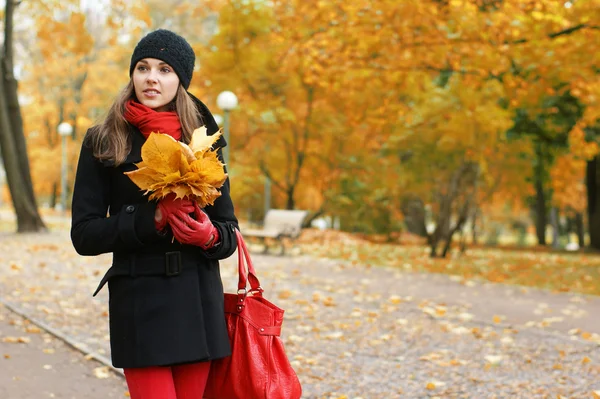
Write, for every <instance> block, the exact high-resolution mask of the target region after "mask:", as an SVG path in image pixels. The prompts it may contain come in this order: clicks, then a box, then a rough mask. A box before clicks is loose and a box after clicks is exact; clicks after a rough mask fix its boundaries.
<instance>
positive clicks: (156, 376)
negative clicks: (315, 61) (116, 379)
mask: <svg viewBox="0 0 600 399" xmlns="http://www.w3.org/2000/svg"><path fill="white" fill-rule="evenodd" d="M124 371H125V379H126V380H127V386H128V387H129V394H130V395H131V399H201V398H202V395H203V394H204V388H205V387H206V380H207V379H208V372H209V371H210V362H202V363H193V364H183V365H180V366H173V367H144V368H135V369H125V370H124Z"/></svg>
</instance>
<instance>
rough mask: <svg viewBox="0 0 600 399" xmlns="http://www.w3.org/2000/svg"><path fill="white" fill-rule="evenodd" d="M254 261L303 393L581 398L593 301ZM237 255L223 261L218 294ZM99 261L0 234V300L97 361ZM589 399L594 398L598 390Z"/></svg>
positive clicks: (593, 376) (593, 328) (591, 355)
mask: <svg viewBox="0 0 600 399" xmlns="http://www.w3.org/2000/svg"><path fill="white" fill-rule="evenodd" d="M253 259H254V262H255V265H256V268H257V270H258V273H259V277H260V278H261V282H262V283H263V284H262V285H263V287H264V288H265V290H266V293H265V296H266V297H267V298H268V299H271V300H272V301H273V302H275V303H276V304H277V305H279V306H281V307H282V308H284V309H286V318H285V321H284V328H283V333H282V338H283V340H284V342H285V344H286V350H287V352H288V355H289V357H290V359H291V361H292V363H293V365H294V367H295V369H296V370H297V372H298V374H299V376H300V379H301V381H302V383H303V387H304V392H305V394H304V397H305V398H315V399H321V398H327V399H330V398H335V399H339V398H348V399H359V398H362V399H379V398H382V399H383V398H386V399H388V398H429V397H431V398H433V397H439V398H527V399H531V398H556V397H558V395H562V396H563V397H565V398H592V391H594V390H596V391H600V383H599V382H598V381H600V378H599V374H600V347H599V343H600V335H599V334H600V321H599V320H598V317H597V315H598V314H599V313H598V312H599V311H600V300H598V299H597V298H595V297H586V296H582V295H572V294H553V293H548V292H545V291H540V290H535V289H529V288H523V287H510V286H504V285H498V284H489V283H479V282H475V281H469V282H466V283H465V282H461V281H460V280H458V279H455V278H452V277H448V276H444V275H431V274H417V273H410V272H405V271H402V270H398V269H390V268H384V267H365V266H362V265H355V264H350V263H348V262H341V261H337V260H331V259H316V258H313V257H310V256H307V255H302V256H294V257H277V256H264V255H259V254H255V255H253ZM234 261H235V256H233V257H231V258H229V259H227V260H225V261H224V262H223V263H222V275H223V279H224V283H225V286H226V288H227V290H228V291H230V292H231V291H233V288H234V286H235V270H236V268H235V262H234ZM109 262H110V255H102V256H99V257H91V258H88V257H79V256H78V255H77V254H76V253H75V251H74V250H73V249H72V247H71V245H70V241H69V238H68V233H67V232H66V231H60V232H55V233H52V234H36V235H26V236H19V237H16V236H14V235H10V234H4V235H0V264H2V265H3V267H2V269H1V271H0V297H1V298H3V299H4V300H5V301H6V302H8V303H9V304H11V305H13V306H15V307H18V308H19V309H20V310H22V311H23V312H25V313H27V314H28V315H30V316H32V317H34V318H37V319H40V320H44V322H45V323H47V324H48V325H51V326H52V327H53V328H56V329H57V330H59V331H61V332H62V333H64V334H66V335H68V336H69V337H72V338H73V339H75V340H77V341H78V342H79V343H80V345H81V347H82V348H83V349H85V350H87V351H89V352H93V353H95V354H99V355H101V356H109V353H108V326H107V325H108V323H107V322H108V320H107V313H106V304H107V298H108V296H107V292H106V290H104V291H103V292H102V293H101V294H100V295H99V296H98V297H96V298H92V297H91V293H92V292H93V290H94V288H95V286H96V284H97V281H98V279H99V278H100V277H101V275H102V273H103V272H104V271H105V269H106V267H107V264H108V263H109ZM599 393H600V392H599Z"/></svg>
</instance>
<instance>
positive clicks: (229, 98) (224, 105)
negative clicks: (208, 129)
mask: <svg viewBox="0 0 600 399" xmlns="http://www.w3.org/2000/svg"><path fill="white" fill-rule="evenodd" d="M217 105H218V106H219V108H221V109H222V110H223V115H224V118H223V131H224V135H225V141H226V142H227V144H228V145H227V147H225V148H223V159H224V161H225V165H227V166H229V147H230V145H229V112H230V111H231V110H232V109H234V108H235V107H237V105H238V99H237V97H236V95H235V94H233V93H232V92H230V91H224V92H221V93H220V94H219V95H218V96H217Z"/></svg>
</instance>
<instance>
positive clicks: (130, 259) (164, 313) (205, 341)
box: [71, 97, 238, 368]
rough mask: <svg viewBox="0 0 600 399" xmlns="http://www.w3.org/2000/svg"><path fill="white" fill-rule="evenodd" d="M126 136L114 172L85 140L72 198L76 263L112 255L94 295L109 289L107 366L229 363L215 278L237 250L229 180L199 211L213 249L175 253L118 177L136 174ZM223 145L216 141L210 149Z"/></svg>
mask: <svg viewBox="0 0 600 399" xmlns="http://www.w3.org/2000/svg"><path fill="white" fill-rule="evenodd" d="M194 101H195V102H196V105H197V107H198V109H199V110H200V112H201V114H202V117H203V120H204V122H205V124H206V126H207V131H208V133H209V134H214V133H215V132H216V131H217V130H218V127H217V124H216V123H215V121H214V118H213V116H212V115H211V114H210V111H209V110H208V109H207V108H206V106H205V105H204V104H202V103H201V102H200V101H199V100H198V99H196V98H195V97H194ZM92 129H93V128H92ZM89 134H90V132H89V131H88V134H87V135H86V138H87V137H88V136H89ZM130 135H131V136H130V137H131V140H132V141H131V143H132V147H131V152H130V153H129V155H128V156H127V159H126V161H125V162H124V163H123V164H121V165H119V166H117V167H115V166H114V164H113V163H111V162H107V161H99V160H98V159H97V158H95V157H94V156H93V154H92V148H91V146H90V144H89V140H84V144H83V145H82V148H81V154H80V157H79V164H78V166H77V174H76V178H75V187H74V190H73V204H72V215H73V216H72V226H71V240H72V242H73V246H74V247H75V249H76V250H77V252H78V253H79V254H81V255H87V256H93V255H99V254H102V253H109V252H112V253H113V262H112V265H111V267H110V269H109V270H108V271H107V273H106V275H105V276H104V278H103V279H102V281H101V283H100V285H99V287H98V290H97V291H96V293H97V292H98V291H99V290H100V289H101V288H102V287H103V286H104V284H105V283H108V289H109V319H110V345H111V355H112V363H113V365H114V367H119V368H133V367H147V366H167V365H175V364H183V363H190V362H198V361H206V360H211V359H218V358H222V357H226V356H229V355H230V353H231V351H230V347H229V339H228V335H227V328H226V325H225V318H224V310H223V285H222V282H221V275H220V271H219V260H220V259H224V258H227V257H229V256H231V255H232V254H233V252H234V251H235V249H236V247H237V240H236V237H235V229H236V228H238V222H237V219H236V217H235V215H234V207H233V204H232V202H231V197H230V195H229V180H227V181H226V182H225V184H224V185H223V187H222V188H221V196H220V197H219V198H218V199H217V200H216V201H215V203H214V205H212V206H208V207H206V208H205V209H204V211H205V212H206V213H207V214H208V216H209V217H210V219H211V221H212V223H213V224H214V225H215V227H216V228H217V229H218V230H219V234H220V237H221V240H220V244H219V245H217V246H216V247H215V248H212V249H210V250H208V251H204V250H202V249H201V248H200V247H196V246H190V245H182V244H180V243H178V242H177V241H176V240H173V236H172V234H170V233H167V234H166V235H161V234H159V233H158V232H157V231H156V228H155V226H154V213H155V210H156V205H157V202H155V201H148V197H147V196H145V195H144V192H143V191H141V190H140V189H139V188H138V187H137V186H136V185H135V184H134V183H133V182H132V181H131V180H130V179H129V177H127V176H125V175H124V174H123V172H126V171H131V170H135V169H136V166H135V165H134V163H136V162H140V161H141V147H142V145H143V143H144V141H145V139H144V136H143V135H142V134H141V132H140V131H139V130H138V129H137V128H135V127H133V126H132V127H131V129H130ZM225 145H226V143H225V140H224V139H223V137H221V138H220V139H219V141H218V142H217V143H216V144H215V147H223V146H225ZM219 155H220V156H221V154H220V150H219ZM96 293H94V295H95V294H96Z"/></svg>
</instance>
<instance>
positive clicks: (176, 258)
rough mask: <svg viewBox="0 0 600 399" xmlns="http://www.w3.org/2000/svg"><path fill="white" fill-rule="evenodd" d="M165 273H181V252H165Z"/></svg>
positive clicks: (170, 275) (172, 274) (173, 274)
mask: <svg viewBox="0 0 600 399" xmlns="http://www.w3.org/2000/svg"><path fill="white" fill-rule="evenodd" d="M165 274H166V275H167V276H169V277H172V276H177V275H179V274H181V252H179V251H173V252H166V253H165Z"/></svg>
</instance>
